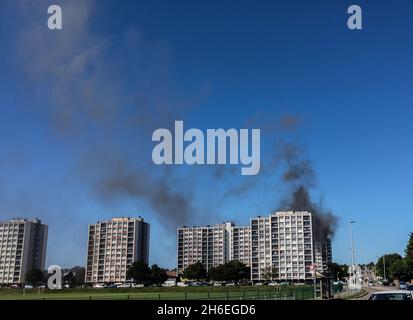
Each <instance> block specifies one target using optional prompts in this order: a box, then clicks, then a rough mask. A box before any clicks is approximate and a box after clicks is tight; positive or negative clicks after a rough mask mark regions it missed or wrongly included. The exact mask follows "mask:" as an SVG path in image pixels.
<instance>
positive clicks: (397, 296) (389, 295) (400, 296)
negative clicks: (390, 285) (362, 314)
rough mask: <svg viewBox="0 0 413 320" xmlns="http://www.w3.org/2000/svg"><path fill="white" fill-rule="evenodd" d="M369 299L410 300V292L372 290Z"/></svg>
mask: <svg viewBox="0 0 413 320" xmlns="http://www.w3.org/2000/svg"><path fill="white" fill-rule="evenodd" d="M369 300H379V301H383V300H412V293H411V292H410V291H406V290H405V291H401V290H394V291H378V292H374V293H373V294H372V295H371V296H370V297H369Z"/></svg>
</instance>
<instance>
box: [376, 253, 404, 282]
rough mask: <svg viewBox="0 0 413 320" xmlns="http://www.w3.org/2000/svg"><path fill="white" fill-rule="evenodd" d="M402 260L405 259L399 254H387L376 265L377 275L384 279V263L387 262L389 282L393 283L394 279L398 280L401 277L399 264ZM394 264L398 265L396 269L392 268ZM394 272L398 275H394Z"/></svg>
mask: <svg viewBox="0 0 413 320" xmlns="http://www.w3.org/2000/svg"><path fill="white" fill-rule="evenodd" d="M383 257H384V259H383ZM402 259H403V258H402V257H401V256H400V254H398V253H391V254H386V255H384V256H381V257H380V258H379V260H377V263H376V272H377V274H378V275H379V276H381V277H384V263H383V262H384V260H385V263H386V278H387V280H390V281H393V280H394V279H398V277H400V274H399V273H398V272H399V271H400V269H399V267H400V264H399V263H400V261H401V260H402ZM394 263H397V264H396V266H395V267H392V265H393V264H394ZM393 272H396V274H394V273H393Z"/></svg>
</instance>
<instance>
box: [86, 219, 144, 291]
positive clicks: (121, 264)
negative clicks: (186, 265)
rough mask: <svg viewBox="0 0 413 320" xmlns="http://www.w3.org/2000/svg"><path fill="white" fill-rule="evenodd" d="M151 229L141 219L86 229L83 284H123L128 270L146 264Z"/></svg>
mask: <svg viewBox="0 0 413 320" xmlns="http://www.w3.org/2000/svg"><path fill="white" fill-rule="evenodd" d="M149 235H150V225H149V224H148V223H146V222H145V221H144V219H143V218H141V217H139V218H113V219H111V220H108V221H99V222H97V223H96V224H91V225H89V236H88V254H87V266H86V275H85V281H86V282H92V283H108V282H124V281H125V280H126V272H127V269H128V268H129V266H131V265H132V263H133V262H135V261H143V262H145V263H148V261H149Z"/></svg>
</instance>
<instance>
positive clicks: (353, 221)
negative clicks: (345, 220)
mask: <svg viewBox="0 0 413 320" xmlns="http://www.w3.org/2000/svg"><path fill="white" fill-rule="evenodd" d="M354 223H356V221H355V220H352V221H350V239H351V262H352V264H353V266H354V265H355V264H356V259H355V256H354V238H353V224H354Z"/></svg>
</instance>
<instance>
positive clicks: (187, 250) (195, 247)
mask: <svg viewBox="0 0 413 320" xmlns="http://www.w3.org/2000/svg"><path fill="white" fill-rule="evenodd" d="M232 227H233V224H232V223H230V222H228V223H223V224H217V225H214V226H204V227H198V226H195V227H182V228H178V274H182V272H183V271H184V270H185V269H186V268H187V267H188V266H189V265H191V264H194V263H196V262H201V263H202V264H203V265H204V266H205V268H206V269H207V271H208V270H209V269H210V268H211V267H216V266H218V265H220V264H223V263H225V262H227V261H229V257H230V248H229V243H230V240H231V236H230V233H231V229H232Z"/></svg>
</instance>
